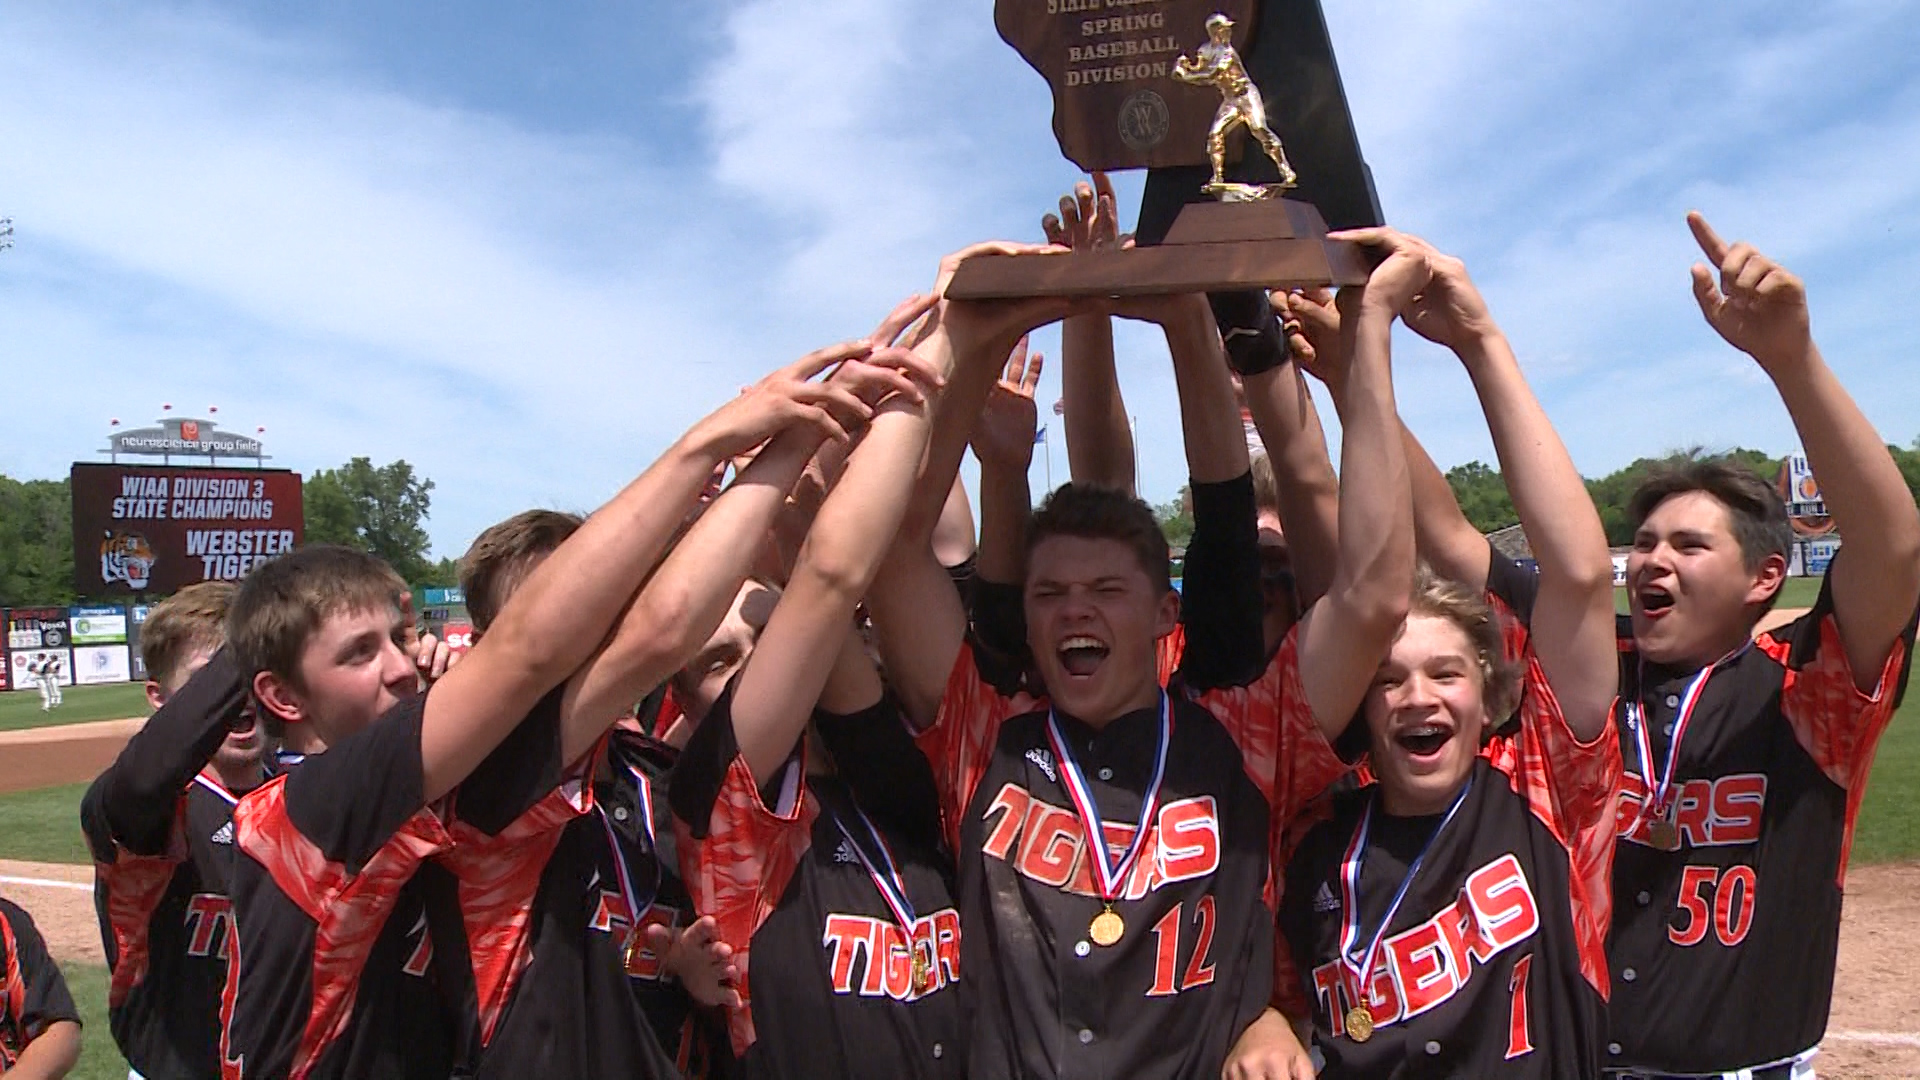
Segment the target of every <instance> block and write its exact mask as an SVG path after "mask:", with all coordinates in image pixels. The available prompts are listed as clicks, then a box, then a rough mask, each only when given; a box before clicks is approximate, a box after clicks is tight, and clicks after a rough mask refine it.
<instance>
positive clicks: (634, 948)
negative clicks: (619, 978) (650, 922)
mask: <svg viewBox="0 0 1920 1080" xmlns="http://www.w3.org/2000/svg"><path fill="white" fill-rule="evenodd" d="M646 948H647V935H646V934H645V933H644V932H642V931H641V929H640V928H639V927H637V926H636V927H634V928H633V929H632V930H629V931H627V942H626V944H625V945H623V946H621V947H620V961H621V963H622V965H624V966H625V967H626V969H627V974H628V975H631V976H633V977H634V978H636V979H637V978H640V977H641V976H642V975H644V974H646V968H647V963H646V961H647V958H646V957H645V956H644V955H643V954H644V953H645V951H646Z"/></svg>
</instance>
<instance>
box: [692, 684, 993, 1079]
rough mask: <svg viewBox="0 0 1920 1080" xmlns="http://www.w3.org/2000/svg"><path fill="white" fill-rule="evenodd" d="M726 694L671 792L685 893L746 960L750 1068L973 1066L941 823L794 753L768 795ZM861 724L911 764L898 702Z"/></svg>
mask: <svg viewBox="0 0 1920 1080" xmlns="http://www.w3.org/2000/svg"><path fill="white" fill-rule="evenodd" d="M732 700H733V689H732V687H729V688H728V690H727V691H726V692H725V693H724V694H723V695H722V696H721V698H720V700H719V701H718V702H716V703H715V704H714V706H713V707H712V709H710V710H709V711H708V713H707V717H706V719H705V720H703V721H702V722H701V724H700V727H699V728H698V729H697V730H696V731H695V732H694V734H693V738H692V740H691V741H689V742H688V744H687V747H686V750H685V752H684V753H683V754H682V755H681V757H680V761H679V762H678V764H676V766H675V767H674V774H673V785H672V791H671V799H672V805H673V812H674V818H675V828H676V830H677V831H678V834H679V835H678V838H677V842H678V844H679V853H680V863H681V870H682V877H683V878H684V880H685V882H686V886H687V890H688V891H689V892H690V893H691V894H692V896H693V899H694V906H695V907H696V908H697V909H698V910H699V911H700V912H701V913H703V914H708V915H712V916H713V917H714V918H715V919H716V920H718V922H719V924H720V935H721V938H722V939H723V940H725V941H726V942H727V943H728V944H730V945H732V946H733V948H734V962H735V963H736V964H737V965H738V966H739V968H740V973H741V978H740V981H739V985H738V990H739V992H740V996H741V998H742V999H743V1001H744V1003H745V1004H744V1007H743V1008H741V1009H738V1010H735V1011H734V1014H733V1017H732V1033H733V1045H734V1049H735V1050H736V1051H737V1052H738V1054H739V1055H740V1072H741V1073H742V1074H743V1075H746V1076H750V1077H767V1078H773V1077H794V1078H801V1077H815V1076H838V1077H849V1078H872V1080H881V1078H888V1080H891V1078H897V1077H922V1078H928V1080H932V1078H939V1077H957V1076H961V1075H964V1069H965V1061H966V1054H965V1051H966V1043H965V1032H964V1029H963V1026H962V1023H961V1014H960V991H959V986H958V985H957V983H958V981H959V979H960V963H961V956H960V918H959V914H958V912H957V911H956V910H955V907H954V902H953V883H952V879H951V871H950V869H949V865H948V863H947V861H946V859H945V858H944V856H943V855H942V854H941V852H940V850H939V837H938V834H937V831H936V830H935V829H934V828H933V827H931V826H930V825H925V824H924V819H923V825H924V827H922V828H918V829H913V828H904V827H902V823H901V822H900V821H898V820H896V818H894V817H893V816H892V815H890V814H888V813H885V812H884V810H885V809H886V808H883V807H874V808H873V810H874V812H872V813H867V812H865V811H863V809H862V807H861V806H860V804H859V803H858V802H857V801H856V799H855V797H854V795H853V794H852V791H851V790H850V789H849V787H848V786H847V785H846V784H843V783H842V782H840V781H839V780H837V779H835V778H833V777H830V776H808V775H806V774H805V768H804V756H805V755H804V754H800V753H796V754H795V757H794V758H793V759H792V760H790V761H789V763H788V764H787V766H786V768H785V769H784V771H783V773H782V774H781V777H779V778H776V780H774V781H773V783H772V784H770V785H769V787H770V788H772V789H773V790H771V791H762V790H761V789H760V788H759V787H758V786H757V785H755V783H754V781H753V773H752V771H751V770H750V769H749V768H748V766H747V763H746V760H745V759H744V758H743V757H741V755H740V752H739V746H738V743H737V742H736V739H735V735H734V731H733V720H732V716H731V704H732ZM852 719H854V720H855V722H857V723H858V724H860V725H861V726H862V727H865V728H868V729H870V730H873V731H876V732H889V731H890V732H892V740H891V745H892V747H893V750H892V751H891V752H892V754H893V755H894V756H895V758H896V760H900V761H910V760H911V758H912V756H913V754H914V750H913V744H912V742H911V740H910V739H909V738H908V736H907V734H906V732H905V729H904V728H903V727H902V725H901V723H900V720H899V717H898V713H897V711H896V710H895V709H894V707H893V706H892V705H891V703H889V702H882V703H881V704H879V705H876V706H874V707H873V708H871V709H868V710H866V711H865V712H864V713H862V714H859V716H858V717H856V718H852ZM840 765H841V767H842V768H843V769H849V768H884V767H885V764H884V762H877V761H862V762H858V763H856V762H853V761H846V760H843V761H841V762H840ZM889 867H890V868H891V872H889V870H888V869H887V868H889ZM882 881H885V882H889V885H888V887H890V888H894V889H895V890H896V892H897V894H898V895H897V896H896V899H898V900H900V901H901V902H902V905H903V906H902V908H901V909H899V910H896V908H895V906H894V904H892V903H890V902H889V900H888V899H887V897H886V896H885V895H884V894H883V893H882V892H881V887H882V886H881V885H880V884H879V882H882ZM909 918H910V919H911V922H908V921H907V920H908V919H909Z"/></svg>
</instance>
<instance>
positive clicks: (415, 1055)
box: [222, 690, 454, 1080]
mask: <svg viewBox="0 0 1920 1080" xmlns="http://www.w3.org/2000/svg"><path fill="white" fill-rule="evenodd" d="M427 693H428V694H430V693H432V691H431V690H429V691H428V692H427ZM426 697H427V695H426V694H420V695H416V696H414V697H413V698H411V699H409V700H407V701H403V702H401V703H400V704H398V705H396V706H394V707H393V708H392V709H390V710H389V711H388V712H387V713H385V714H384V715H382V716H381V717H380V718H379V719H377V720H375V721H374V722H373V723H372V724H371V725H370V726H368V727H367V728H365V729H363V730H361V731H360V732H358V733H356V734H354V735H353V736H351V737H350V738H347V739H345V740H343V741H341V743H340V744H339V745H337V746H334V747H331V748H329V749H328V750H327V751H326V752H325V753H321V754H310V755H308V756H307V757H306V758H305V759H304V760H303V761H301V762H299V763H298V764H296V765H293V766H291V767H290V770H289V771H288V772H287V773H285V774H283V775H281V776H278V777H276V778H274V779H273V780H270V781H268V782H267V783H266V784H265V785H263V786H261V787H260V788H258V789H256V790H254V791H253V792H251V793H249V794H248V795H247V796H246V797H244V798H242V799H241V800H240V803H239V805H238V806H236V807H235V808H234V813H233V820H234V830H235V840H236V845H237V848H238V855H237V857H236V858H235V859H234V863H233V880H232V885H231V889H230V893H231V896H232V898H233V924H232V925H233V928H234V929H233V932H232V933H231V934H230V935H229V949H230V957H231V960H232V962H231V964H230V966H229V968H228V979H227V987H226V991H225V995H224V998H223V1001H222V1014H223V1017H224V1019H225V1025H226V1027H225V1032H226V1034H225V1039H224V1043H223V1046H222V1055H223V1057H222V1075H223V1076H224V1077H225V1080H253V1078H256V1077H270V1078H276V1080H277V1078H280V1077H288V1078H291V1080H303V1078H307V1077H314V1078H334V1077H338V1078H342V1080H346V1078H351V1080H387V1078H402V1077H406V1078H411V1077H423V1076H447V1075H449V1074H450V1073H451V1072H452V1069H453V1064H454V1046H453V1043H454V1039H453V1028H454V1020H453V1017H452V1015H451V1012H450V1009H449V1008H448V1006H447V1003H446V1001H445V1000H444V999H443V997H442V987H443V986H446V985H450V984H451V980H450V979H449V978H446V977H443V975H444V973H442V972H439V971H436V968H435V965H436V962H437V961H438V962H441V963H444V962H446V960H445V957H444V952H445V950H442V955H441V956H439V957H437V956H436V950H435V948H434V946H435V935H434V934H433V932H432V931H431V930H430V929H429V926H428V920H427V913H428V904H427V898H428V897H429V896H430V895H433V894H434V893H436V892H437V891H439V890H444V889H447V888H450V887H451V886H450V883H449V880H448V875H446V873H445V871H443V870H440V869H439V868H438V867H437V866H435V865H434V864H432V863H431V861H430V860H431V859H432V857H433V856H435V855H439V854H442V853H444V852H446V851H447V850H448V849H449V848H451V847H452V846H453V839H452V836H451V835H450V834H449V832H448V830H447V828H446V826H445V825H444V824H443V821H442V817H441V815H440V813H439V812H438V811H437V810H436V809H435V808H432V807H429V806H427V804H426V798H425V795H424V790H425V784H426V779H425V776H424V772H423V765H422V763H421V756H420V753H421V751H420V723H421V710H422V708H423V707H424V705H425V701H426Z"/></svg>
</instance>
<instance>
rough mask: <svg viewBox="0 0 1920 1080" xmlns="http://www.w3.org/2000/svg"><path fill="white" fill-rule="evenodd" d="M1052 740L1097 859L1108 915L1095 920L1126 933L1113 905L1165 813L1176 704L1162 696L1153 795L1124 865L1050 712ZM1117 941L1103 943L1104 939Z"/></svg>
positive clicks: (1146, 797)
mask: <svg viewBox="0 0 1920 1080" xmlns="http://www.w3.org/2000/svg"><path fill="white" fill-rule="evenodd" d="M1047 738H1048V740H1050V741H1051V742H1052V743H1053V756H1054V757H1055V758H1056V759H1057V760H1058V761H1059V762H1060V775H1061V778H1062V783H1063V786H1064V787H1065V788H1066V789H1067V795H1068V796H1069V797H1071V798H1072V799H1073V808H1074V810H1075V811H1076V812H1077V813H1079V815H1080V825H1081V827H1082V829H1084V830H1085V834H1086V840H1087V854H1088V855H1090V856H1091V857H1092V859H1091V862H1092V869H1093V887H1094V889H1095V890H1096V891H1097V892H1098V893H1099V894H1100V900H1101V903H1102V904H1103V905H1105V906H1104V910H1103V911H1102V912H1101V914H1100V915H1099V916H1098V917H1096V919H1095V920H1094V921H1095V923H1096V924H1099V923H1101V922H1102V920H1111V924H1113V925H1117V926H1118V928H1119V930H1121V931H1124V928H1125V926H1124V924H1122V923H1120V922H1119V919H1118V916H1115V915H1114V914H1113V902H1114V901H1115V900H1117V899H1119V897H1120V893H1121V890H1122V889H1124V888H1125V887H1126V881H1127V875H1128V873H1129V872H1130V871H1131V870H1132V869H1133V864H1134V862H1135V861H1136V860H1138V859H1139V857H1140V852H1141V851H1142V850H1143V849H1144V848H1145V846H1146V841H1147V833H1148V831H1149V830H1150V828H1151V827H1152V824H1153V818H1154V815H1155V814H1156V813H1158V811H1159V804H1160V782H1161V781H1162V780H1163V779H1164V778H1165V777H1166V772H1167V745H1168V744H1169V743H1171V742H1172V741H1173V701H1172V699H1171V698H1170V697H1169V696H1168V695H1167V694H1166V692H1165V691H1162V692H1161V694H1160V733H1159V743H1158V745H1156V746H1155V748H1154V752H1153V779H1151V780H1150V781H1148V783H1147V790H1146V791H1145V793H1143V794H1142V796H1141V799H1140V820H1139V822H1138V823H1137V824H1136V825H1135V826H1134V830H1133V839H1132V840H1130V841H1129V842H1128V843H1127V849H1126V850H1125V851H1124V852H1122V853H1121V854H1120V857H1119V859H1118V860H1115V859H1114V858H1113V853H1112V851H1111V850H1110V849H1109V848H1108V847H1107V833H1106V827H1105V826H1104V825H1103V824H1102V822H1101V820H1100V808H1099V806H1097V805H1096V804H1095V803H1094V801H1093V790H1092V789H1091V788H1089V787H1088V786H1087V778H1086V776H1085V775H1084V774H1082V773H1081V771H1080V765H1079V763H1078V762H1076V761H1075V760H1074V759H1073V752H1072V751H1071V750H1070V749H1069V748H1068V746H1067V740H1066V737H1065V736H1063V735H1062V734H1061V733H1060V722H1059V719H1058V718H1057V717H1056V716H1055V715H1054V714H1053V713H1052V712H1051V711H1049V712H1048V713H1047ZM1103 936H1106V937H1110V938H1111V940H1106V941H1102V940H1100V938H1101V937H1103ZM1094 940H1095V942H1096V943H1097V944H1100V945H1111V944H1113V943H1114V941H1118V940H1119V933H1118V932H1113V933H1108V934H1102V933H1101V932H1100V931H1099V930H1098V929H1095V932H1094Z"/></svg>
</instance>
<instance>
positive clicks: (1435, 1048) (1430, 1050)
mask: <svg viewBox="0 0 1920 1080" xmlns="http://www.w3.org/2000/svg"><path fill="white" fill-rule="evenodd" d="M1439 1052H1440V1044H1439V1043H1438V1042H1435V1041H1434V1040H1432V1039H1428V1040H1427V1055H1428V1056H1429V1057H1431V1056H1433V1055H1435V1054H1438V1053H1439Z"/></svg>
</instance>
